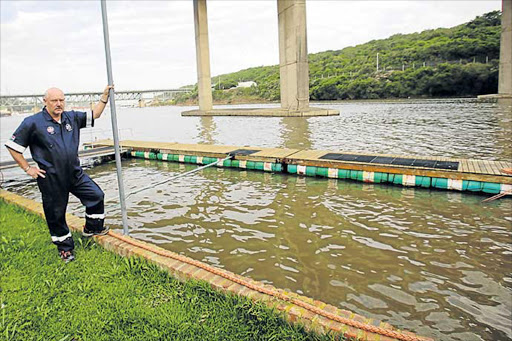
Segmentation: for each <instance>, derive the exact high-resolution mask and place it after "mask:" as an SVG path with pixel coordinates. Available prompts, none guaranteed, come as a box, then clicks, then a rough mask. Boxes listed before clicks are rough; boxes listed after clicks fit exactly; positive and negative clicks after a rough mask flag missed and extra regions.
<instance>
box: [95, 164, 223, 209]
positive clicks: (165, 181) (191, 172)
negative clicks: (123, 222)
mask: <svg viewBox="0 0 512 341" xmlns="http://www.w3.org/2000/svg"><path fill="white" fill-rule="evenodd" d="M232 158H233V155H231V154H229V155H228V156H227V157H226V158H224V159H221V160H217V161H215V162H212V163H209V164H207V165H204V166H201V167H198V168H195V169H192V170H190V171H188V172H185V173H180V174H178V175H175V176H172V177H170V178H167V179H165V180H162V181H160V182H157V183H156V184H151V185H149V186H146V187H142V188H138V189H136V190H135V191H132V192H130V193H128V194H127V195H126V196H125V199H128V198H129V197H130V196H132V195H133V194H137V193H140V192H143V191H145V190H147V189H150V188H154V187H156V186H160V185H163V184H165V183H167V182H169V181H172V180H176V179H178V178H182V177H184V176H187V175H190V174H194V173H196V172H199V171H200V170H203V169H205V168H208V167H213V166H215V165H217V164H219V163H221V162H224V161H226V160H230V159H232ZM114 199H119V197H117V196H116V197H111V198H108V199H105V202H109V201H112V200H114ZM108 206H112V205H108Z"/></svg>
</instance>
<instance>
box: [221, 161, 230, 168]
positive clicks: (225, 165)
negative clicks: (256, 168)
mask: <svg viewBox="0 0 512 341" xmlns="http://www.w3.org/2000/svg"><path fill="white" fill-rule="evenodd" d="M222 165H223V166H224V167H232V161H231V160H224V162H223V163H222Z"/></svg>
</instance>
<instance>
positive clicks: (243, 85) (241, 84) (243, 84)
mask: <svg viewBox="0 0 512 341" xmlns="http://www.w3.org/2000/svg"><path fill="white" fill-rule="evenodd" d="M251 86H258V84H256V82H254V81H248V82H238V85H237V86H236V87H237V88H250V87H251Z"/></svg>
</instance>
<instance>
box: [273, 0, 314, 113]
mask: <svg viewBox="0 0 512 341" xmlns="http://www.w3.org/2000/svg"><path fill="white" fill-rule="evenodd" d="M277 12H278V23H279V74H280V84H281V108H283V109H287V110H291V111H296V110H302V109H307V108H308V107H309V65H308V48H307V32H306V1H305V0H277Z"/></svg>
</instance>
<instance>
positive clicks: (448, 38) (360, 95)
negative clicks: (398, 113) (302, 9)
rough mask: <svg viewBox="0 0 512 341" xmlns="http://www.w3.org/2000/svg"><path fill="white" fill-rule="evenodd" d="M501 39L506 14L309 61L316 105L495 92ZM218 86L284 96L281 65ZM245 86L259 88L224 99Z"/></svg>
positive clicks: (227, 78)
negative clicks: (240, 84) (250, 84)
mask: <svg viewBox="0 0 512 341" xmlns="http://www.w3.org/2000/svg"><path fill="white" fill-rule="evenodd" d="M500 33H501V12H500V11H493V12H489V13H486V14H484V15H482V16H478V17H476V18H475V19H473V20H471V21H469V22H467V23H465V24H462V25H459V26H455V27H452V28H438V29H434V30H426V31H423V32H420V33H412V34H396V35H393V36H391V37H389V38H387V39H380V40H372V41H370V42H367V43H365V44H361V45H357V46H352V47H347V48H344V49H342V50H336V51H325V52H320V53H315V54H310V55H309V56H308V59H309V75H310V84H309V88H310V98H311V100H342V99H379V98H408V97H442V96H476V95H481V94H488V93H496V92H497V87H498V69H499V53H500ZM377 56H378V57H377ZM377 58H378V64H377ZM377 66H378V67H377ZM326 75H327V77H326ZM212 80H213V81H216V83H215V84H213V88H214V91H213V96H214V100H215V99H219V98H225V97H226V96H232V97H233V96H234V97H236V96H241V97H244V96H249V97H251V98H260V99H262V100H269V101H277V100H279V97H280V93H279V66H278V65H272V66H260V67H253V68H249V69H245V70H241V71H238V72H233V73H229V74H223V75H218V76H214V77H213V78H212ZM219 81H220V82H219ZM240 81H255V82H256V83H257V84H258V85H257V86H256V87H251V88H246V89H232V90H228V91H230V92H231V94H230V95H226V90H225V89H230V88H233V87H236V85H237V84H238V82H240ZM195 98H197V89H196V91H194V92H192V93H189V94H186V95H182V96H180V97H179V98H178V99H177V102H182V101H187V100H194V99H195Z"/></svg>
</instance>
